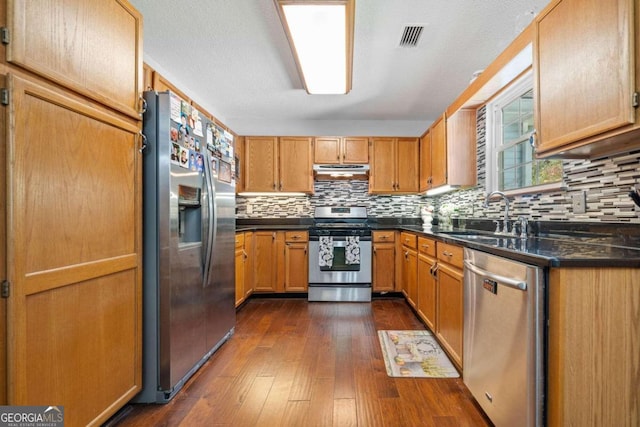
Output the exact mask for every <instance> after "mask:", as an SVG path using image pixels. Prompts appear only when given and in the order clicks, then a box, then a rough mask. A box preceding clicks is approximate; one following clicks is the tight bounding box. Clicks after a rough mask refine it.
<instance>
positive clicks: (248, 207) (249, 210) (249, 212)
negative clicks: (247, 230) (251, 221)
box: [247, 204, 253, 215]
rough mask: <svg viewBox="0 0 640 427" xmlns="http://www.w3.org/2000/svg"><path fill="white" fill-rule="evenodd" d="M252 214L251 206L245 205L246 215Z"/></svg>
mask: <svg viewBox="0 0 640 427" xmlns="http://www.w3.org/2000/svg"><path fill="white" fill-rule="evenodd" d="M252 213H253V206H251V205H249V204H248V205H247V214H248V215H251V214H252Z"/></svg>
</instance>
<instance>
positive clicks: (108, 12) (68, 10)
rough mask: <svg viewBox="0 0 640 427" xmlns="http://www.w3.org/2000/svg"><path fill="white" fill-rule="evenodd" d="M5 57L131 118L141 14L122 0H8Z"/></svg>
mask: <svg viewBox="0 0 640 427" xmlns="http://www.w3.org/2000/svg"><path fill="white" fill-rule="evenodd" d="M7 28H8V32H9V39H10V42H9V44H8V45H7V48H6V60H7V61H8V62H9V63H12V64H15V65H18V66H20V67H23V68H25V69H27V70H30V71H32V72H34V73H36V74H39V75H41V76H43V77H45V78H47V79H49V80H52V81H55V82H56V83H58V84H61V85H63V86H66V87H67V88H69V89H71V90H73V91H75V92H78V93H81V94H83V95H85V96H87V97H89V98H92V99H94V100H96V101H98V102H100V103H102V104H105V105H108V106H110V107H111V108H114V109H115V110H117V111H120V112H122V113H124V114H127V115H129V116H131V117H134V118H136V119H140V115H139V96H140V92H141V89H142V16H141V15H140V13H139V12H138V11H136V10H135V9H134V8H133V7H132V6H131V5H130V4H129V3H128V2H127V1H126V0H105V1H99V2H95V1H92V2H87V1H85V0H67V1H64V2H42V1H29V0H9V1H8V3H7Z"/></svg>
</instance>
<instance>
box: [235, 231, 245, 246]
mask: <svg viewBox="0 0 640 427" xmlns="http://www.w3.org/2000/svg"><path fill="white" fill-rule="evenodd" d="M243 247H244V233H236V249H239V248H243Z"/></svg>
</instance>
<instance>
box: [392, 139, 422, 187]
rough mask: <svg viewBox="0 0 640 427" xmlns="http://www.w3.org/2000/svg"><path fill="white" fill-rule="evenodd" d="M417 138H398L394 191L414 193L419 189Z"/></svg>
mask: <svg viewBox="0 0 640 427" xmlns="http://www.w3.org/2000/svg"><path fill="white" fill-rule="evenodd" d="M419 148H420V147H419V145H418V139H417V138H398V141H397V150H398V157H397V159H398V161H397V165H396V169H397V172H396V173H397V177H398V181H397V186H396V191H399V192H402V193H415V192H417V191H418V189H419V177H420V156H419V153H420V150H419Z"/></svg>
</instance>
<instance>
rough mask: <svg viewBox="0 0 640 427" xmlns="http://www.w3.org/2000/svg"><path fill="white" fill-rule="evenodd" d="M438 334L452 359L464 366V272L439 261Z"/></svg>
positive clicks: (459, 365)
mask: <svg viewBox="0 0 640 427" xmlns="http://www.w3.org/2000/svg"><path fill="white" fill-rule="evenodd" d="M437 275H438V291H437V292H438V306H437V316H438V320H437V325H436V334H437V336H438V338H440V340H441V342H442V345H443V346H444V347H445V348H446V349H447V351H448V353H449V355H450V356H451V358H452V361H453V362H454V363H455V364H456V365H458V367H460V368H461V367H462V330H463V299H462V297H463V287H462V280H463V279H462V272H461V271H459V270H457V269H453V268H451V267H449V266H447V265H445V264H443V263H438V273H437Z"/></svg>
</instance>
